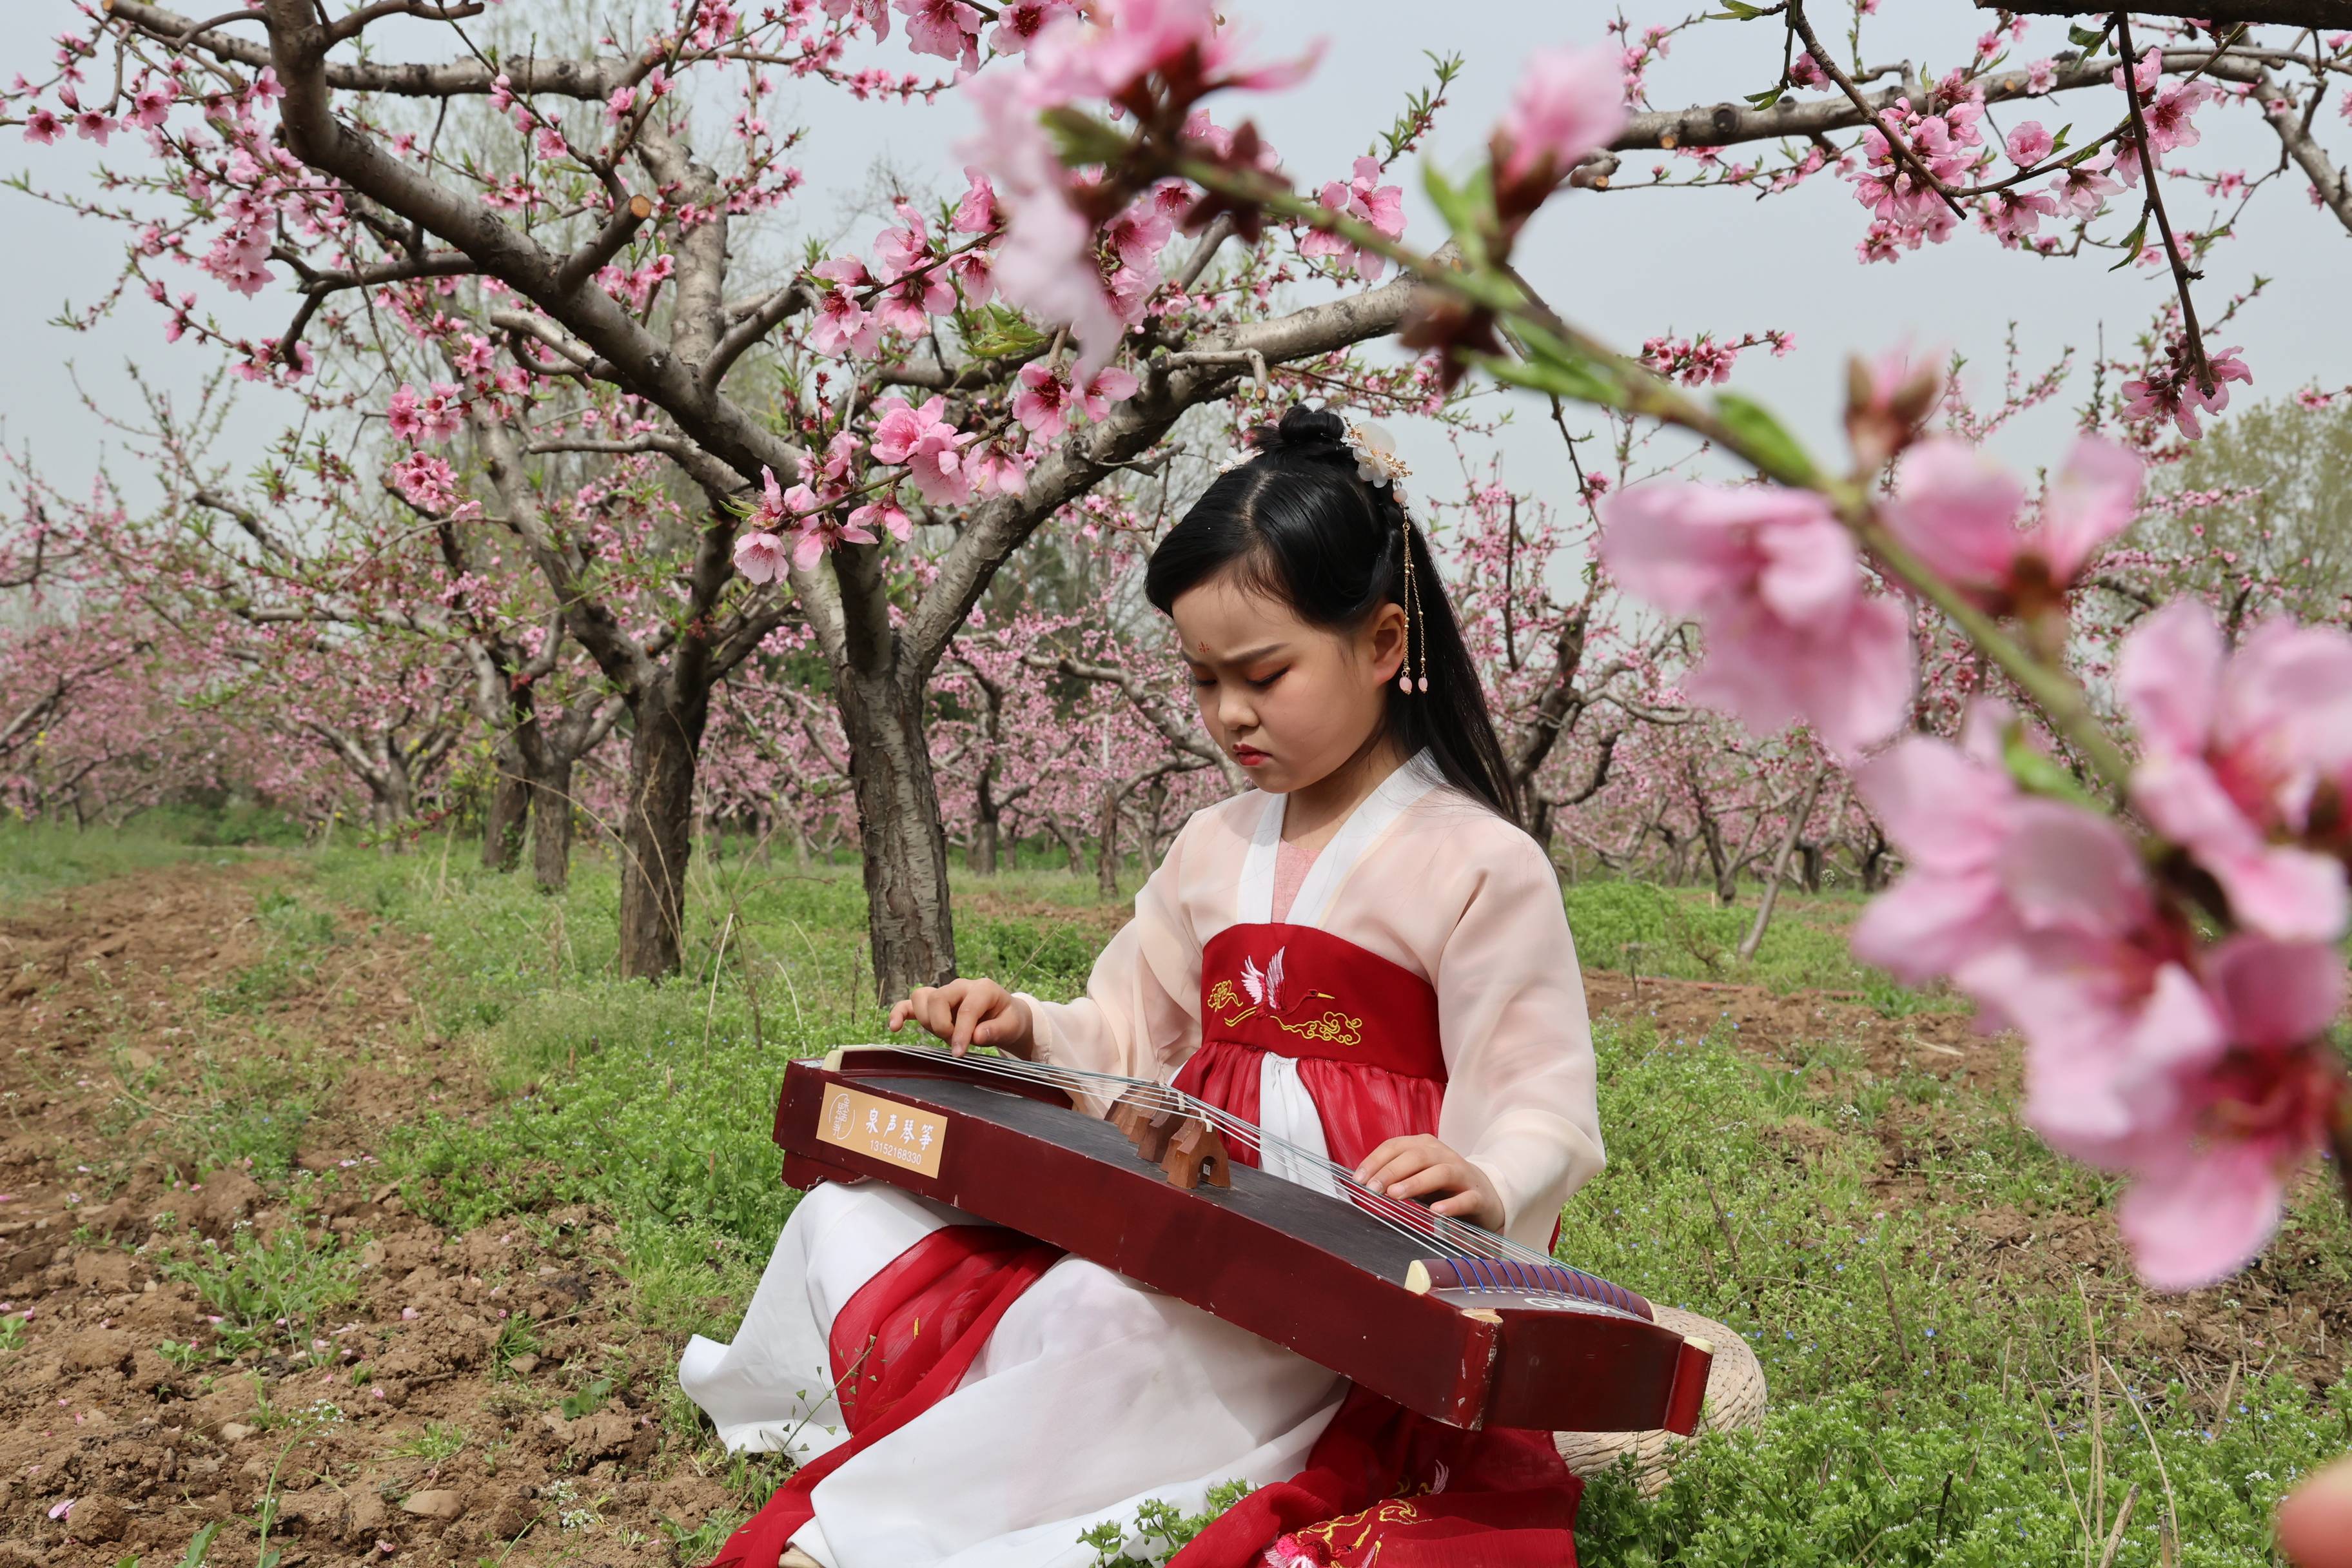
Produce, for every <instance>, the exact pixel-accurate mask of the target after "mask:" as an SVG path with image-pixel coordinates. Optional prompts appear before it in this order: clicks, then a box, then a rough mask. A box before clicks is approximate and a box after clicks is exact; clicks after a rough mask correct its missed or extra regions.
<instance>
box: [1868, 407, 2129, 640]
mask: <svg viewBox="0 0 2352 1568" xmlns="http://www.w3.org/2000/svg"><path fill="white" fill-rule="evenodd" d="M2141 482H2142V472H2141V467H2140V461H2139V459H2138V458H2137V457H2135V456H2133V455H2132V454H2131V452H2129V451H2128V450H2126V448H2124V447H2119V446H2117V445H2116V443H2114V442H2112V441H2106V440H2103V439H2101V438H2100V437H2095V436H2085V437H2082V438H2081V439H2079V440H2077V441H2076V442H2075V443H2074V448H2073V449H2072V450H2071V451H2069V452H2068V453H2067V455H2066V462H2065V465H2064V466H2063V468H2060V469H2059V471H2058V474H2057V477H2056V478H2055V479H2053V480H2052V481H2051V484H2050V489H2049V492H2048V494H2047V495H2046V496H2045V497H2044V498H2043V500H2042V509H2041V517H2040V519H2039V521H2038V523H2037V525H2036V526H2035V527H2033V528H2032V529H2031V530H2021V529H2020V527H2019V526H2018V523H2019V516H2020V513H2021V510H2022V509H2023V507H2024V504H2025V487H2024V485H2023V484H2022V483H2021V482H2020V481H2019V479H2017V478H2016V476H2015V475H2013V474H2011V473H2010V472H2009V470H2008V469H2006V468H2002V467H2001V466H2000V464H1998V463H1996V462H1995V461H1993V459H1992V458H1990V457H1989V456H1987V455H1986V454H1985V453H1984V451H1983V450H1982V449H1981V448H1979V447H1971V446H1969V444H1968V443H1967V442H1965V441H1959V440H1955V439H1952V438H1951V437H1937V438H1936V439H1934V440H1930V441H1923V442H1921V443H1919V445H1917V446H1916V447H1912V448H1911V450H1910V451H1909V452H1908V453H1907V454H1906V456H1905V457H1904V458H1903V462H1902V467H1901V468H1900V469H1899V470H1898V471H1897V474H1896V483H1895V494H1894V495H1893V496H1892V497H1891V498H1890V499H1889V500H1887V502H1886V503H1885V507H1884V509H1883V514H1884V516H1885V521H1886V525H1887V527H1888V529H1889V530H1890V531H1892V532H1893V533H1894V534H1895V537H1896V538H1898V539H1900V540H1901V541H1903V542H1904V543H1906V544H1907V545H1909V546H1910V547H1911V549H1912V550H1913V551H1914V552H1916V553H1917V554H1918V555H1919V556H1920V557H1921V558H1922V559H1924V560H1925V561H1926V562H1927V564H1928V565H1929V566H1932V567H1933V568H1935V570H1936V572H1937V575H1939V576H1942V577H1944V578H1946V579H1948V581H1950V582H1952V583H1954V584H1958V585H1959V586H1960V587H1962V588H1966V589H1968V590H1969V592H1970V594H1971V595H1974V596H1975V597H1977V598H1978V599H1979V601H1980V602H1983V603H1987V604H1990V605H1997V606H2004V607H2005V606H2007V605H2011V604H2013V603H2015V602H2016V601H2017V600H2018V599H2019V598H2020V597H2021V596H2023V595H2027V594H2029V593H2034V594H2039V593H2042V592H2048V591H2055V592H2057V593H2061V594H2063V592H2064V591H2065V590H2066V588H2068V587H2069V586H2071V585H2072V584H2073V583H2074V580H2075V578H2076V577H2077V576H2079V575H2080V574H2081V573H2082V571H2083V569H2084V566H2086V565H2088V564H2089V563H2090V561H2091V558H2092V557H2093V555H2094V554H2095V552H2097V551H2098V549H2099V547H2100V546H2101V545H2103V544H2105V542H2107V541H2108V540H2110V539H2112V538H2114V537H2115V536H2116V534H2118V533H2120V532H2122V531H2124V530H2125V529H2126V528H2128V527H2130V526H2131V522H2132V519H2133V518H2134V516H2135V515H2137V509H2138V504H2139V492H2140V485H2141Z"/></svg>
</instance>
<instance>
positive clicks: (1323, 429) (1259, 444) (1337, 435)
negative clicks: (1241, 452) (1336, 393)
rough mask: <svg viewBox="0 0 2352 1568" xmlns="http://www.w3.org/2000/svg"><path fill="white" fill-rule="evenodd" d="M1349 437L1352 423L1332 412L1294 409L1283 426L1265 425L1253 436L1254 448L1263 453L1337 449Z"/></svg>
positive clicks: (1282, 423)
mask: <svg viewBox="0 0 2352 1568" xmlns="http://www.w3.org/2000/svg"><path fill="white" fill-rule="evenodd" d="M1347 436H1348V422H1347V421H1346V420H1344V419H1342V418H1340V417H1339V416H1338V415H1337V414H1334V413H1332V412H1331V411H1330V410H1329V409H1328V408H1309V407H1308V406H1307V405H1305V404H1304V403H1300V404H1296V405H1293V406H1292V407H1291V408H1290V409H1289V410H1288V411H1287V412H1286V413H1285V414H1284V415H1283V416H1282V418H1281V420H1280V422H1279V423H1276V424H1273V425H1261V426H1258V427H1257V428H1256V429H1255V430H1253V431H1251V432H1250V444H1251V445H1252V446H1254V447H1256V448H1257V449H1258V450H1259V451H1261V452H1291V451H1297V450H1298V449H1299V448H1301V447H1337V446H1339V443H1340V442H1342V441H1344V440H1345V439H1346V438H1347Z"/></svg>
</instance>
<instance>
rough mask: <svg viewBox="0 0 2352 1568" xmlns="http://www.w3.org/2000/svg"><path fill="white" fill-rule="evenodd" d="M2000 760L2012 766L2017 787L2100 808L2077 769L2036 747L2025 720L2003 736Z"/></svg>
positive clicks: (2032, 793) (2091, 808)
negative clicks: (2073, 769) (2061, 764)
mask: <svg viewBox="0 0 2352 1568" xmlns="http://www.w3.org/2000/svg"><path fill="white" fill-rule="evenodd" d="M2000 761H2001V765H2002V766H2004V767H2006V768H2007V769H2008V770H2009V776H2010V777H2011V778H2013V779H2015V780H2016V781H2017V787H2018V788H2020V789H2021V790H2023V791H2025V792H2026V793H2027V794H2028V795H2048V796H2049V797H2050V798H2052V799H2053V800H2063V801H2066V802H2068V803H2070V804H2072V805H2079V806H2082V807H2084V808H2085V809H2086V810H2090V811H2097V810H2098V809H2099V805H2098V803H2097V802H2096V801H2095V800H2093V799H2092V798H2091V797H2090V795H2087V794H2086V793H2084V789H2083V785H2082V784H2081V782H2080V781H2078V780H2077V779H2076V778H2075V777H2074V774H2073V773H2068V772H2067V771H2066V770H2065V769H2064V768H2063V767H2061V766H2059V765H2058V764H2057V763H2054V762H2053V761H2051V759H2050V758H2049V757H2047V756H2045V755H2043V754H2042V752H2037V751H2035V750H2034V749H2033V742H2031V741H2029V740H2027V739H2026V736H2025V727H2024V726H2023V725H2021V724H2011V726H2010V727H2009V731H2008V733H2006V734H2004V735H2003V736H2002V737H2001V739H2000Z"/></svg>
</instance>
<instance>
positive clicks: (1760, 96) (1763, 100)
mask: <svg viewBox="0 0 2352 1568" xmlns="http://www.w3.org/2000/svg"><path fill="white" fill-rule="evenodd" d="M1787 90H1788V89H1785V88H1778V87H1776V88H1774V89H1772V90H1771V91H1769V92H1751V93H1749V94H1748V102H1749V103H1751V104H1754V105H1755V106H1756V107H1757V108H1759V109H1769V108H1771V107H1772V106H1773V105H1774V104H1776V103H1778V102H1780V94H1781V93H1783V92H1785V91H1787Z"/></svg>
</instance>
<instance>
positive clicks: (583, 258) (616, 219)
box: [555, 195, 654, 294]
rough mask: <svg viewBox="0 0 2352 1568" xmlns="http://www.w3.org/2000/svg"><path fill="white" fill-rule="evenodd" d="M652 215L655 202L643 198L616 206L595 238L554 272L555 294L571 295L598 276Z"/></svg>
mask: <svg viewBox="0 0 2352 1568" xmlns="http://www.w3.org/2000/svg"><path fill="white" fill-rule="evenodd" d="M651 216H654V204H653V201H652V199H651V198H650V197H647V196H646V195H634V196H631V197H630V198H629V199H628V200H627V201H626V202H625V203H623V204H621V205H618V206H615V207H614V209H613V216H611V217H609V218H607V219H606V220H605V221H604V227H603V228H601V229H599V230H597V231H596V237H594V238H593V239H592V240H590V241H589V242H588V243H587V244H585V245H583V246H582V247H580V248H579V249H577V250H575V251H573V252H572V254H571V255H569V256H567V257H565V258H563V265H562V266H561V267H559V268H556V269H555V291H556V292H557V293H558V294H569V293H571V292H572V290H573V289H577V288H579V287H580V285H582V284H583V283H585V282H587V281H588V280H589V279H591V278H593V277H595V276H596V272H597V269H598V268H601V267H603V266H604V263H606V262H607V261H610V260H612V259H613V258H614V257H615V256H618V255H620V254H621V250H622V247H625V246H626V245H627V244H628V243H629V239H630V237H631V236H633V235H635V233H636V232H637V226H639V225H640V224H642V223H644V222H645V221H646V219H647V218H649V217H651Z"/></svg>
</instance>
